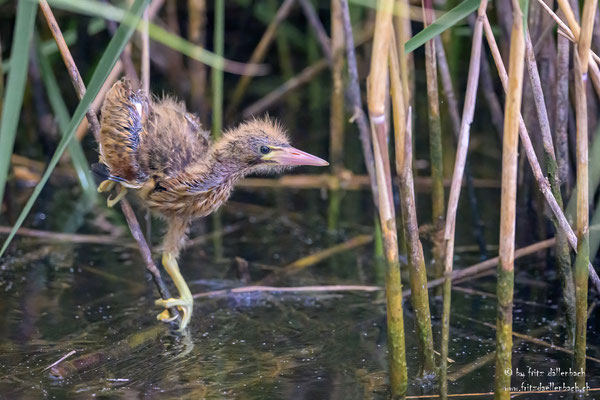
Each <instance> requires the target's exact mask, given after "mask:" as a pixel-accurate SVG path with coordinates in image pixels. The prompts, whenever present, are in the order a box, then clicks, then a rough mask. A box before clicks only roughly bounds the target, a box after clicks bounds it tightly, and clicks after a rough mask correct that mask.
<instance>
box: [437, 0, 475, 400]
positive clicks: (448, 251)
mask: <svg viewBox="0 0 600 400" xmlns="http://www.w3.org/2000/svg"><path fill="white" fill-rule="evenodd" d="M486 7H487V0H482V1H481V3H480V5H479V10H478V13H477V14H478V17H477V21H476V22H475V29H474V31H473V43H472V45H471V60H470V63H469V74H468V77H467V89H466V94H465V104H464V108H463V115H462V119H461V124H460V133H459V136H458V145H457V149H456V160H455V161H454V172H453V174H452V186H451V187H450V197H449V198H448V211H447V214H446V227H445V230H444V244H445V249H444V250H445V258H444V276H445V281H444V287H443V296H444V302H443V313H442V346H441V357H440V359H441V367H440V392H441V394H442V397H446V396H447V393H448V382H447V380H446V369H447V366H448V365H447V363H448V361H447V360H448V340H449V338H450V308H451V307H450V306H451V294H452V290H451V289H452V281H451V280H450V274H451V273H452V267H453V258H454V237H455V231H456V213H457V209H458V200H459V197H460V190H461V187H462V179H463V174H464V171H465V166H466V162H467V152H468V149H469V137H470V131H471V123H472V122H473V116H474V114H475V102H476V99H477V87H478V85H479V76H480V74H479V71H480V64H481V41H482V36H483V20H484V17H485V9H486Z"/></svg>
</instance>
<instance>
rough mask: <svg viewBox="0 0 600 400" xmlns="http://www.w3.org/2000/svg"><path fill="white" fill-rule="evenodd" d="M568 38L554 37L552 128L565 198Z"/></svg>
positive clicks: (567, 182)
mask: <svg viewBox="0 0 600 400" xmlns="http://www.w3.org/2000/svg"><path fill="white" fill-rule="evenodd" d="M569 48H570V46H569V39H567V38H566V37H564V36H563V35H558V37H557V38H556V53H557V54H556V94H555V95H556V108H555V119H554V129H555V138H556V162H557V164H558V177H559V181H560V182H561V184H562V185H563V187H564V189H565V196H566V198H569V197H570V194H571V175H570V174H569V138H568V126H569V108H570V103H569Z"/></svg>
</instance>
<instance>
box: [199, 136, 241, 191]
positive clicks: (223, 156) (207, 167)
mask: <svg viewBox="0 0 600 400" xmlns="http://www.w3.org/2000/svg"><path fill="white" fill-rule="evenodd" d="M221 141H223V139H220V140H219V141H218V142H217V143H215V144H214V145H213V148H212V149H211V151H210V155H209V156H208V157H207V158H206V160H205V161H204V162H202V163H201V164H199V165H196V166H194V167H192V169H191V170H189V171H188V172H189V173H191V174H192V175H194V176H196V177H199V178H200V179H198V180H199V181H200V182H201V183H200V184H199V185H198V187H197V190H198V191H205V190H211V189H215V188H232V187H233V186H234V185H235V183H236V182H237V181H239V180H240V179H242V178H243V177H244V176H246V175H247V174H248V173H249V172H250V171H249V169H248V168H244V167H243V166H240V163H239V160H236V159H235V158H234V156H233V155H232V154H230V153H229V152H228V151H226V150H225V148H224V146H223V143H220V142H221Z"/></svg>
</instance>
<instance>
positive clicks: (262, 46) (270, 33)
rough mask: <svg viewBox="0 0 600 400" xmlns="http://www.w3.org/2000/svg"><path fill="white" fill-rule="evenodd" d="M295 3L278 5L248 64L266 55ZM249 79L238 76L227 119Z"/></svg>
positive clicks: (250, 77) (260, 60)
mask: <svg viewBox="0 0 600 400" xmlns="http://www.w3.org/2000/svg"><path fill="white" fill-rule="evenodd" d="M220 1H223V0H217V3H218V2H220ZM217 3H215V4H217ZM295 3H296V1H295V0H285V1H284V2H283V4H282V5H281V7H279V10H277V14H275V17H274V18H273V19H272V20H271V23H269V26H268V27H267V30H266V31H265V33H263V36H262V37H261V38H260V41H259V42H258V45H256V48H255V49H254V51H253V52H252V55H251V56H250V60H249V61H248V62H249V63H250V64H254V63H260V62H262V60H263V59H264V58H265V56H266V55H267V51H268V50H269V47H270V46H271V43H273V40H274V39H275V34H276V33H277V29H279V26H280V25H281V23H282V22H283V21H285V19H286V18H287V17H288V15H289V14H290V12H291V11H292V8H293V6H294V4H295ZM215 29H216V25H215ZM215 50H216V48H215ZM251 81H252V76H251V75H243V76H242V77H241V78H240V81H239V82H238V84H237V85H236V87H235V89H234V90H233V94H232V95H231V99H230V100H229V105H228V106H227V112H226V113H225V115H226V116H227V119H228V120H229V119H230V118H231V117H232V116H233V113H234V112H235V110H236V108H237V106H238V105H239V104H240V102H241V101H242V98H243V97H244V93H246V89H247V88H248V86H249V85H250V82H251Z"/></svg>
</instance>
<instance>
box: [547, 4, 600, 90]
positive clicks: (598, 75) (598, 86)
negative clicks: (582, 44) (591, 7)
mask: <svg viewBox="0 0 600 400" xmlns="http://www.w3.org/2000/svg"><path fill="white" fill-rule="evenodd" d="M538 3H539V4H540V5H541V6H542V8H544V10H546V12H547V13H548V14H549V15H550V16H551V17H552V18H553V19H554V20H555V21H556V23H557V24H558V26H559V29H558V33H559V34H561V35H563V36H564V37H566V38H567V39H569V40H570V41H572V42H574V43H575V44H578V43H579V36H580V34H581V28H580V26H579V24H578V23H577V19H576V18H575V15H574V13H573V9H572V8H571V6H570V5H569V3H568V2H566V1H564V0H561V1H559V2H558V3H559V6H560V9H561V11H563V13H564V14H565V15H566V18H567V22H568V26H567V25H566V24H565V23H564V22H563V21H562V20H561V19H560V18H559V17H558V15H556V13H554V11H552V9H550V7H548V5H547V4H546V3H544V1H543V0H538ZM596 4H597V3H596ZM592 23H593V21H592ZM592 29H593V28H592ZM590 43H591V39H590ZM586 47H587V49H588V52H589V53H590V54H589V60H587V61H586V62H589V69H590V72H591V73H590V76H591V77H592V84H593V87H594V89H595V91H596V93H597V94H598V96H600V68H599V67H598V64H597V61H596V60H597V58H598V56H596V55H595V54H594V52H593V51H591V50H590V47H589V46H586ZM586 73H587V72H586Z"/></svg>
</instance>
